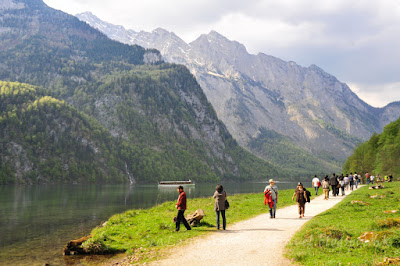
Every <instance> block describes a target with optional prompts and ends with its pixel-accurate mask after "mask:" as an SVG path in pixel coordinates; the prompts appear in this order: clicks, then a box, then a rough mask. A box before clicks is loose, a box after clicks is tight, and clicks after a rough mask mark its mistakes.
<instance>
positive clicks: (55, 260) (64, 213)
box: [0, 182, 296, 265]
mask: <svg viewBox="0 0 400 266" xmlns="http://www.w3.org/2000/svg"><path fill="white" fill-rule="evenodd" d="M215 185H216V184H196V185H195V186H192V187H187V188H185V191H186V193H187V195H188V198H196V197H211V196H212V194H213V193H214V189H215ZM277 185H278V188H279V189H280V190H283V189H292V188H295V187H296V182H287V183H286V182H284V183H278V184H277ZM265 186H266V184H265V183H235V184H226V185H224V188H225V190H226V191H227V193H228V194H229V195H233V194H238V193H262V192H263V190H264V187H265ZM261 195H262V194H261ZM177 196H178V194H177V192H176V188H175V187H173V188H158V186H157V185H129V184H119V185H65V184H63V185H33V186H0V265H44V264H45V263H49V264H50V265H68V264H69V265H70V264H72V265H73V264H75V263H74V261H72V260H71V258H69V257H70V256H66V257H67V258H65V257H63V256H62V249H63V247H64V245H65V244H66V242H67V241H69V240H72V239H76V238H80V237H81V236H84V235H87V234H89V232H90V231H91V229H93V228H94V227H96V226H98V225H100V224H101V223H102V222H104V221H106V220H107V219H108V218H109V217H110V216H111V215H113V214H116V213H120V212H124V211H126V210H128V209H134V208H150V207H152V206H155V205H157V204H159V203H162V202H165V201H171V200H173V201H175V200H176V198H177ZM260 197H261V196H260ZM261 201H262V199H261ZM171 208H174V205H173V204H171ZM168 219H170V217H169V218H168Z"/></svg>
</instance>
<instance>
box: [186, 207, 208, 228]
mask: <svg viewBox="0 0 400 266" xmlns="http://www.w3.org/2000/svg"><path fill="white" fill-rule="evenodd" d="M204 216H205V214H204V211H203V210H202V209H198V210H196V211H195V212H194V213H192V214H190V215H188V216H187V217H186V220H187V221H188V223H189V224H190V225H191V226H195V225H196V224H198V223H200V221H201V219H203V217H204Z"/></svg>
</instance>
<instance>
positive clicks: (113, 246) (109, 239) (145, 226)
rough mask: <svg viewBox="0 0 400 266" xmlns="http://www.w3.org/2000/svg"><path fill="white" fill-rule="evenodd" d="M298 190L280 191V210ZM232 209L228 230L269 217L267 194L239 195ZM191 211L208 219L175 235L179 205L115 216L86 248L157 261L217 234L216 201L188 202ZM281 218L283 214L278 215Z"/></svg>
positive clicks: (228, 214)
mask: <svg viewBox="0 0 400 266" xmlns="http://www.w3.org/2000/svg"><path fill="white" fill-rule="evenodd" d="M293 192H294V190H282V191H279V201H278V208H282V207H285V206H288V205H291V204H294V203H295V202H294V201H292V200H291V197H292V195H293ZM177 196H178V195H177ZM228 201H229V203H230V208H229V209H228V210H227V211H226V219H227V229H229V226H230V225H231V224H233V223H236V222H238V221H242V220H245V219H248V218H251V217H254V216H256V215H259V214H262V213H268V210H269V209H268V207H267V206H264V194H263V193H262V192H261V193H258V194H238V195H233V196H228ZM187 205H188V209H187V210H186V212H185V215H188V214H191V213H193V212H194V211H195V210H197V209H203V210H204V212H205V214H206V216H205V217H204V218H203V220H202V222H201V223H200V225H199V226H196V227H193V228H192V230H191V231H186V229H185V227H184V226H183V225H181V231H180V232H175V231H174V229H175V224H174V223H173V222H172V219H173V217H175V216H176V214H177V210H176V209H175V208H174V207H175V202H165V203H163V204H161V205H158V206H155V207H153V208H151V209H136V210H129V211H127V212H125V213H122V214H116V215H114V216H112V217H111V218H110V219H109V220H108V221H107V224H106V225H105V226H103V227H98V228H95V229H94V230H93V231H92V232H91V235H92V238H91V239H89V240H88V241H86V242H85V243H84V246H85V248H86V249H87V250H88V251H90V252H92V253H119V252H126V253H127V254H130V255H133V257H135V262H137V261H144V260H147V259H151V258H153V257H157V256H159V255H160V254H159V253H160V252H159V251H160V250H161V251H162V250H163V249H164V248H165V247H172V246H175V245H177V244H180V243H183V242H184V241H186V240H188V239H190V238H193V237H196V236H199V235H203V234H205V233H207V232H211V231H216V228H215V223H216V222H215V212H214V199H212V198H197V199H188V202H187ZM277 216H279V210H278V211H277Z"/></svg>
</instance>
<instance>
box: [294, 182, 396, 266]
mask: <svg viewBox="0 0 400 266" xmlns="http://www.w3.org/2000/svg"><path fill="white" fill-rule="evenodd" d="M384 186H385V188H384V189H381V190H370V189H368V187H367V186H365V187H363V188H361V189H359V190H357V191H354V192H353V193H351V194H350V195H349V196H348V197H346V198H345V199H344V200H343V201H342V202H340V203H339V204H337V205H336V206H335V207H333V208H332V209H329V210H328V211H326V212H324V213H321V214H320V215H318V216H316V217H314V218H313V219H312V220H310V221H309V222H308V223H306V224H305V225H304V226H303V227H302V228H301V230H300V231H298V232H297V233H296V235H295V236H294V237H293V239H292V240H291V241H290V243H289V244H288V245H287V246H286V256H287V257H288V258H290V259H293V260H294V261H296V262H297V263H300V264H302V265H348V264H350V265H375V264H376V263H378V262H382V261H383V259H384V258H385V257H400V230H399V229H400V212H397V213H384V211H387V210H397V211H400V182H394V183H384ZM374 195H377V197H375V198H371V197H370V196H374ZM354 200H358V201H361V203H355V204H352V203H351V201H354ZM364 232H373V235H374V236H375V237H374V238H375V239H372V240H370V242H368V243H365V242H361V241H360V240H359V239H358V238H359V237H360V236H361V235H362V234H363V233H364Z"/></svg>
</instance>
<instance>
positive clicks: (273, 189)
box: [264, 179, 278, 219]
mask: <svg viewBox="0 0 400 266" xmlns="http://www.w3.org/2000/svg"><path fill="white" fill-rule="evenodd" d="M264 195H265V196H266V197H269V198H271V200H272V204H270V205H269V214H270V216H271V217H270V218H271V219H272V218H275V214H276V204H277V203H278V187H277V186H275V182H274V180H273V179H270V180H269V185H268V186H266V187H265V189H264Z"/></svg>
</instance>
